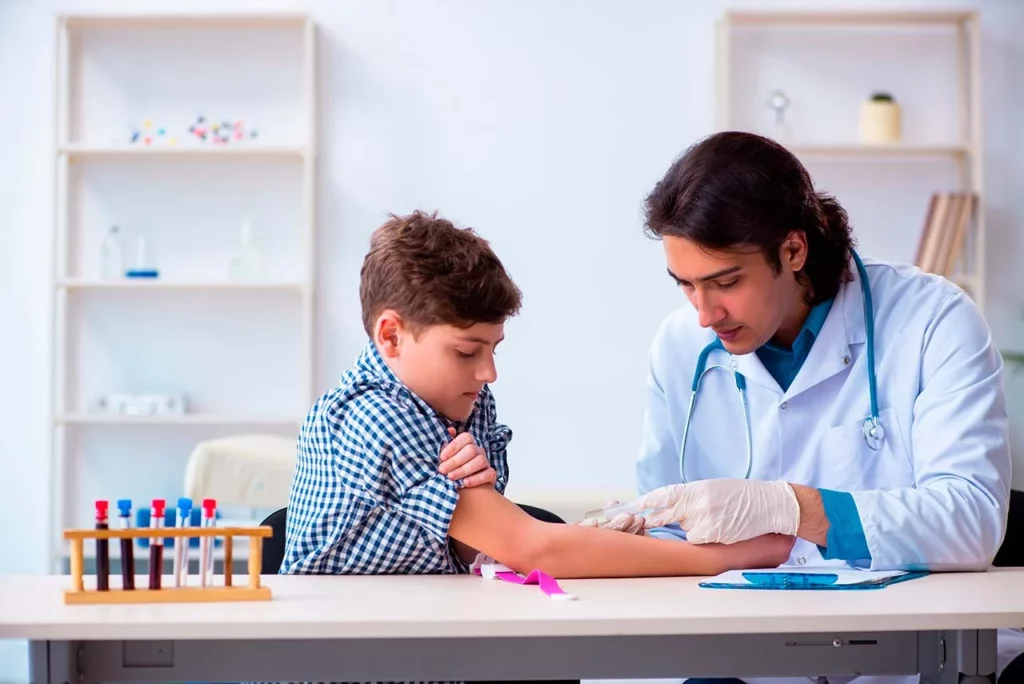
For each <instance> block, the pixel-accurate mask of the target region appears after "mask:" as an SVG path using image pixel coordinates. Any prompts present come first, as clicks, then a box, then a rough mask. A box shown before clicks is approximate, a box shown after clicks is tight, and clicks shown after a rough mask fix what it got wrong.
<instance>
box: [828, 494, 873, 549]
mask: <svg viewBox="0 0 1024 684" xmlns="http://www.w3.org/2000/svg"><path fill="white" fill-rule="evenodd" d="M818 491H819V492H820V493H821V503H822V506H823V507H824V509H825V517H826V518H827V519H828V538H827V539H826V540H825V546H824V547H822V546H819V547H818V550H819V551H821V556H822V558H824V559H826V560H832V559H838V560H844V561H846V562H848V563H850V564H851V565H863V564H865V563H867V564H870V562H871V551H869V550H868V541H867V538H866V537H865V536H864V526H863V525H861V522H860V514H859V513H858V512H857V502H856V501H854V500H853V495H852V494H850V493H848V492H835V491H832V490H831V489H819V490H818Z"/></svg>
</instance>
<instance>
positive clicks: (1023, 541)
mask: <svg viewBox="0 0 1024 684" xmlns="http://www.w3.org/2000/svg"><path fill="white" fill-rule="evenodd" d="M992 565H994V566H996V567H997V568H1024V491H1019V490H1016V489H1014V490H1012V491H1011V492H1010V510H1009V513H1008V515H1007V519H1006V536H1005V537H1004V538H1003V543H1002V544H1001V545H1000V547H999V551H998V552H997V553H996V557H995V560H994V561H993V562H992Z"/></svg>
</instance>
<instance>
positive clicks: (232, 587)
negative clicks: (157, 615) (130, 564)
mask: <svg viewBox="0 0 1024 684" xmlns="http://www.w3.org/2000/svg"><path fill="white" fill-rule="evenodd" d="M272 535H273V530H272V529H271V528H270V527H267V526H260V527H166V528H160V529H159V530H153V529H151V528H145V527H133V528H128V529H106V530H93V529H80V530H65V531H64V539H66V540H68V541H69V542H70V544H71V558H70V560H71V582H72V586H71V589H68V590H65V592H64V603H65V604H68V605H96V604H126V603H206V602H211V603H212V602H221V601H269V600H270V598H271V594H270V587H266V586H262V585H261V584H260V567H261V565H262V562H263V544H262V543H261V542H260V539H261V538H263V537H270V536H272ZM154 536H157V537H160V538H164V539H166V538H171V537H173V538H175V539H180V540H181V542H175V543H176V544H177V543H184V544H187V543H188V540H189V539H191V538H193V537H210V538H211V546H212V541H213V539H215V538H218V537H222V538H223V539H224V572H223V579H224V582H223V584H213V585H211V584H207V585H206V586H182V587H176V586H162V585H163V582H161V588H159V589H148V588H146V587H143V586H137V587H135V588H133V589H124V588H118V587H114V586H113V585H111V586H110V587H109V588H108V589H105V590H100V589H96V588H88V589H87V588H86V587H85V541H86V540H87V539H91V540H94V541H95V540H100V539H107V540H111V539H113V540H121V539H132V540H135V539H140V538H145V537H154ZM235 537H247V538H248V539H249V566H248V581H247V582H246V584H244V585H236V584H234V580H233V577H232V572H231V561H232V547H233V539H234V538H235ZM133 570H134V569H133ZM162 579H163V580H167V579H168V578H166V577H164V578H162ZM192 579H193V580H195V579H196V578H195V577H192Z"/></svg>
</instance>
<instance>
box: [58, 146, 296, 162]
mask: <svg viewBox="0 0 1024 684" xmlns="http://www.w3.org/2000/svg"><path fill="white" fill-rule="evenodd" d="M59 152H60V153H61V154H65V155H67V156H68V159H70V160H75V159H77V160H98V161H102V160H107V159H132V158H139V159H150V158H167V159H175V158H177V159H269V160H284V161H303V160H305V159H307V158H308V157H309V156H310V154H309V150H308V149H307V148H306V147H303V146H301V145H257V144H245V145H234V146H233V145H231V144H228V145H225V146H223V147H214V146H212V145H211V146H209V147H207V146H203V147H200V146H198V145H180V146H169V145H168V146H165V145H159V146H157V145H84V144H80V143H75V144H70V145H63V146H61V147H60V148H59Z"/></svg>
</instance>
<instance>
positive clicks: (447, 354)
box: [375, 311, 505, 421]
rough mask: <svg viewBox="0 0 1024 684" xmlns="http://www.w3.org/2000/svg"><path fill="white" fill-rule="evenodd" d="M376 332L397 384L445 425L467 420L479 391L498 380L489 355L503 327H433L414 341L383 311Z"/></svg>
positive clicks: (396, 319) (397, 320) (394, 317)
mask: <svg viewBox="0 0 1024 684" xmlns="http://www.w3.org/2000/svg"><path fill="white" fill-rule="evenodd" d="M376 332H377V335H376V340H375V341H376V342H377V348H378V349H380V350H381V355H382V356H383V357H384V360H385V361H386V362H387V364H388V366H390V367H391V369H392V370H393V371H394V372H395V374H396V375H397V376H398V378H399V379H400V380H401V381H402V382H403V383H405V385H406V386H407V387H408V388H409V389H410V390H412V391H413V392H415V393H416V395H417V396H419V397H420V398H421V399H423V400H424V401H426V402H427V403H428V404H430V405H431V406H432V407H433V408H434V410H436V411H437V412H439V413H441V414H442V415H444V416H445V417H447V418H448V419H450V420H453V421H461V420H465V419H466V418H468V417H469V415H470V414H471V413H472V412H473V406H474V404H475V403H476V399H477V396H478V395H479V394H480V390H482V389H483V387H484V385H485V384H490V383H493V382H494V381H495V380H497V378H498V371H497V368H496V367H495V365H494V350H495V348H496V347H497V346H498V344H499V343H500V342H501V341H502V339H504V337H505V326H504V324H502V323H496V324H495V323H477V324H475V325H473V326H471V327H469V328H457V327H455V326H452V325H432V326H428V327H426V328H421V329H420V330H418V331H417V334H415V335H413V334H412V332H411V331H410V330H409V329H408V328H406V327H405V326H404V325H403V323H402V321H401V318H400V317H399V316H398V315H397V314H395V313H394V312H391V311H385V312H384V313H382V314H381V315H380V317H379V318H378V319H377V330H376Z"/></svg>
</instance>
